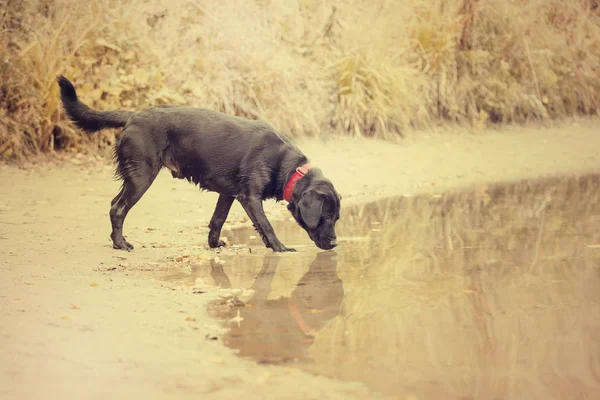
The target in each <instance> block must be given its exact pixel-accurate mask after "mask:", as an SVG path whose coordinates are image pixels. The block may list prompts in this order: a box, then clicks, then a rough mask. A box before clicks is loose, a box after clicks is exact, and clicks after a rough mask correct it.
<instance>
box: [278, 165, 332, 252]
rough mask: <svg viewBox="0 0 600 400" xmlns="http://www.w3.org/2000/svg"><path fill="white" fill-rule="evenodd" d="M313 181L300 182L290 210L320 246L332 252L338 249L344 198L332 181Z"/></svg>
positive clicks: (307, 178) (305, 179)
mask: <svg viewBox="0 0 600 400" xmlns="http://www.w3.org/2000/svg"><path fill="white" fill-rule="evenodd" d="M311 178H312V177H309V176H307V177H305V178H304V179H302V180H301V181H302V182H298V185H297V186H296V188H297V189H296V190H295V191H294V192H295V193H294V196H293V197H292V199H291V201H290V203H289V204H288V209H289V210H290V212H291V213H292V215H293V216H294V218H295V219H296V222H298V224H299V225H300V226H301V227H302V228H304V230H305V231H306V232H307V233H308V236H309V237H310V239H311V240H312V241H313V242H315V244H316V245H317V247H319V248H320V249H323V250H330V249H333V248H334V247H335V246H337V237H336V235H335V224H336V222H337V221H338V219H340V200H341V196H340V195H339V194H338V192H336V190H335V188H334V187H333V184H332V183H331V182H330V181H329V180H327V179H325V178H318V179H311Z"/></svg>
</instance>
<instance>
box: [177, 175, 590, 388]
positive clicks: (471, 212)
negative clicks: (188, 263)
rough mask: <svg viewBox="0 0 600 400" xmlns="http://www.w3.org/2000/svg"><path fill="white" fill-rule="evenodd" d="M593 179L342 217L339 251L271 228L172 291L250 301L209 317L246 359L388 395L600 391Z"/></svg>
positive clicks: (376, 206) (479, 192)
mask: <svg viewBox="0 0 600 400" xmlns="http://www.w3.org/2000/svg"><path fill="white" fill-rule="evenodd" d="M599 227H600V176H584V177H580V178H560V179H559V178H554V179H545V180H539V181H530V182H521V183H516V184H511V185H497V186H481V187H477V188H476V189H474V190H472V191H464V192H458V193H449V194H444V195H442V196H421V197H411V198H398V199H389V200H385V201H381V202H377V203H372V204H368V205H364V206H361V207H356V208H351V209H350V208H349V209H346V210H344V213H343V215H342V219H341V220H340V224H339V228H338V235H339V237H340V240H339V242H340V245H339V246H338V247H337V248H336V249H335V251H329V252H321V251H318V249H316V248H315V247H314V246H313V245H312V244H311V243H310V242H309V240H308V239H307V237H306V234H305V233H304V232H303V231H302V230H301V229H300V228H299V227H297V226H296V225H295V224H294V223H291V222H290V223H279V224H275V230H276V232H278V235H279V237H280V238H282V240H283V242H284V243H286V244H289V245H290V246H292V245H294V246H295V247H297V248H298V249H299V250H301V251H300V252H299V253H297V254H284V255H274V254H273V253H271V252H269V251H266V250H264V249H262V248H261V243H260V239H256V238H253V239H250V237H251V236H254V235H255V233H254V232H253V231H252V230H238V231H235V232H232V231H229V232H224V234H225V235H227V236H228V237H229V238H230V240H231V241H233V242H236V243H239V242H245V243H250V244H253V245H254V246H253V247H252V248H253V250H254V251H255V252H254V253H252V254H238V255H232V256H224V255H223V256H220V258H219V259H218V260H212V261H211V262H210V264H208V263H207V264H206V265H201V266H198V267H195V268H194V269H193V270H192V273H191V274H187V275H178V276H173V277H171V279H179V280H191V281H192V282H193V281H195V280H196V279H198V278H200V279H201V280H204V281H205V282H206V283H210V284H213V283H214V284H216V285H221V286H223V287H232V288H245V290H241V291H238V295H237V296H236V297H234V298H233V300H232V299H229V300H228V301H221V302H218V303H215V304H212V305H211V310H212V312H213V313H214V315H216V316H217V317H218V318H221V319H222V320H223V322H224V324H226V325H227V327H228V328H230V330H229V331H228V333H227V334H225V335H224V336H223V337H222V339H223V342H224V343H225V344H226V345H227V346H230V347H232V348H235V349H238V350H239V354H240V356H242V357H252V358H253V359H255V360H257V362H259V363H270V364H273V363H274V364H285V365H290V366H295V367H298V368H302V369H304V370H307V371H310V372H314V373H317V374H321V375H326V376H330V377H334V378H339V379H345V380H354V381H362V382H364V383H366V384H367V385H369V386H370V387H371V388H373V389H374V390H376V391H380V392H382V393H384V394H388V395H392V396H394V397H404V396H413V398H418V399H509V398H510V399H554V398H556V399H565V398H594V397H595V396H598V394H599V393H600V228H599Z"/></svg>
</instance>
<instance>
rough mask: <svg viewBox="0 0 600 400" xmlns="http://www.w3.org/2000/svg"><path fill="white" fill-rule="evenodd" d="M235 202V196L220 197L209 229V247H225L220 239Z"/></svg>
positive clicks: (222, 195)
mask: <svg viewBox="0 0 600 400" xmlns="http://www.w3.org/2000/svg"><path fill="white" fill-rule="evenodd" d="M234 200H235V197H233V196H227V195H224V194H221V195H219V200H217V206H216V207H215V212H214V213H213V216H212V218H211V219H210V223H209V224H208V227H209V228H210V232H209V233H208V246H209V247H210V248H213V249H214V248H216V247H222V246H225V242H224V241H222V240H219V237H220V236H221V228H223V224H224V223H225V220H226V219H227V215H228V214H229V210H230V209H231V205H232V204H233V201H234Z"/></svg>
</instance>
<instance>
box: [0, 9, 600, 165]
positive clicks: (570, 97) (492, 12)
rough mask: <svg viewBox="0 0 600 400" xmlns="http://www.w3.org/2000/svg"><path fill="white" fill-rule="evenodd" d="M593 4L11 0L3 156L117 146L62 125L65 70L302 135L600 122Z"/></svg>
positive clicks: (119, 99) (93, 94) (121, 102)
mask: <svg viewBox="0 0 600 400" xmlns="http://www.w3.org/2000/svg"><path fill="white" fill-rule="evenodd" d="M594 5H595V3H594V2H591V1H590V0H573V1H570V2H564V1H562V0H528V1H522V0H499V1H496V2H485V1H478V0H433V1H430V2H423V1H416V0H409V1H404V2H394V1H390V0H378V1H377V2H375V3H373V2H369V1H366V0H346V1H341V0H328V1H316V0H298V1H288V0H253V1H247V2H238V1H234V0H222V1H218V2H208V1H192V0H187V1H181V2H175V3H174V2H172V1H166V0H128V1H124V2H116V1H114V0H92V1H89V2H83V3H82V2H76V1H74V0H27V1H23V2H17V1H9V0H0V6H1V7H0V9H1V10H2V14H0V29H1V33H0V56H1V58H0V59H1V60H2V63H1V64H0V77H1V83H0V85H1V86H0V158H3V159H12V158H18V157H23V156H27V155H30V154H35V153H38V152H45V151H49V150H53V149H57V148H58V149H72V150H81V149H82V148H84V147H86V146H84V144H92V145H93V147H92V149H97V148H101V147H104V146H105V145H106V144H109V143H111V142H112V141H113V140H114V135H113V134H112V133H104V134H100V135H95V136H93V137H92V138H91V139H90V138H87V137H84V136H82V135H81V134H79V133H77V132H76V131H74V130H73V129H72V128H71V127H70V125H68V124H66V123H65V122H64V117H63V113H62V110H61V109H60V104H59V103H58V93H57V87H56V85H55V83H54V80H55V77H56V75H57V74H59V73H63V74H65V75H67V76H68V77H70V78H71V79H73V80H74V82H75V83H76V85H77V86H78V88H79V90H80V93H81V97H82V98H84V99H85V101H87V102H88V103H90V105H92V106H95V107H98V108H116V107H121V108H130V109H136V108H140V107H146V106H149V105H152V104H160V103H179V104H183V103H186V104H191V105H197V106H204V107H209V108H214V109H218V110H221V111H224V112H228V113H234V114H237V115H242V116H246V117H249V118H261V119H265V120H267V121H269V122H270V123H272V124H273V125H274V126H276V127H277V128H278V129H279V130H281V131H282V132H283V133H285V134H289V135H291V136H302V135H319V134H322V133H323V132H327V131H331V128H332V127H333V129H334V130H336V131H337V132H342V133H347V134H351V135H363V136H372V137H380V138H391V137H394V136H397V135H398V134H401V133H402V132H403V131H405V130H406V129H411V128H424V127H428V126H430V125H432V124H439V123H443V122H458V123H466V124H471V125H473V126H475V127H481V126H484V125H485V124H487V123H496V122H524V121H527V120H530V119H543V118H557V117H563V116H569V115H574V114H596V113H597V108H598V91H599V89H600V78H599V77H598V73H597V67H596V66H597V65H600V16H599V15H598V10H597V9H596V8H595V7H594Z"/></svg>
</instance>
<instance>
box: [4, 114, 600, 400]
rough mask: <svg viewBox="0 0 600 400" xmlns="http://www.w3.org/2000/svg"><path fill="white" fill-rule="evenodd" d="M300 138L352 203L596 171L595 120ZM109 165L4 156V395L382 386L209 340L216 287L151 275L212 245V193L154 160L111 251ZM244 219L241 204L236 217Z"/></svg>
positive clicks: (341, 394)
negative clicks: (152, 175)
mask: <svg viewBox="0 0 600 400" xmlns="http://www.w3.org/2000/svg"><path fill="white" fill-rule="evenodd" d="M299 145H300V147H301V148H302V149H303V150H304V151H305V153H306V154H307V155H308V156H309V157H311V159H312V162H313V164H315V165H317V166H319V167H321V168H322V169H323V170H324V172H325V174H326V175H327V176H328V177H330V178H331V180H332V181H333V182H334V184H335V185H336V187H337V188H338V189H339V191H340V192H341V193H342V195H343V197H344V199H343V203H342V204H343V206H348V205H351V204H356V203H360V202H365V201H369V200H374V199H378V198H381V197H385V196H392V195H406V194H415V193H419V192H436V191H442V190H445V189H448V188H453V187H459V186H467V185H473V184H480V183H486V182H497V181H508V180H514V179H521V178H532V177H538V176H548V175H558V174H577V173H582V172H589V171H600V121H598V120H580V121H571V122H568V123H564V124H562V125H561V126H557V127H554V128H507V129H504V130H502V131H489V132H484V133H481V134H466V133H463V134H459V133H456V132H438V133H430V134H428V135H420V136H415V137H410V138H407V139H405V140H403V141H401V142H400V143H397V144H391V143H385V142H379V141H372V140H363V139H348V138H336V139H331V140H328V141H325V142H323V141H321V140H314V139H312V140H304V141H301V142H300V143H299ZM111 174H112V167H109V166H106V165H103V164H102V163H98V162H95V161H88V160H87V159H86V158H85V157H83V158H78V159H75V160H73V162H67V163H61V164H59V165H56V164H55V163H41V164H38V165H35V166H33V167H31V168H27V169H20V168H17V167H14V166H7V165H0V184H1V185H0V398H2V399H42V398H43V399H46V400H48V399H105V398H126V397H130V398H145V399H155V398H156V399H163V398H178V399H185V398H199V396H201V398H205V399H232V398H238V397H242V398H248V399H253V398H257V399H259V398H260V399H262V398H277V399H284V398H288V399H312V398H315V399H316V398H323V397H324V398H330V399H336V398H340V399H341V398H344V399H345V398H377V395H376V394H374V393H371V392H370V391H369V389H368V388H367V387H365V386H364V385H362V384H360V383H354V382H341V381H336V380H332V379H327V378H324V377H317V376H313V375H310V374H307V373H305V372H302V371H300V370H297V369H294V368H289V367H276V366H259V365H257V364H256V363H254V362H252V361H248V360H243V359H239V358H237V357H236V356H235V354H233V352H232V351H231V350H229V349H227V348H225V347H224V346H222V345H221V343H220V341H219V340H206V339H205V338H206V336H207V335H208V336H217V337H218V336H219V334H220V333H221V332H222V328H221V326H220V325H219V324H218V323H217V322H216V321H215V320H213V319H211V318H210V317H209V316H208V314H207V311H206V304H207V303H208V302H209V301H211V300H213V299H215V298H217V297H218V296H220V295H222V294H223V293H222V291H221V290H208V291H207V293H205V294H202V295H199V294H194V290H193V288H191V287H183V286H178V285H177V284H173V283H166V282H163V281H160V280H156V279H155V278H156V276H157V271H160V270H162V269H165V268H176V267H177V257H181V256H188V255H189V256H191V257H197V258H200V257H209V256H210V255H211V254H214V252H213V251H211V250H208V249H207V246H206V234H207V229H206V228H205V227H206V225H207V223H208V220H209V218H210V215H211V213H212V210H213V208H214V204H215V201H216V195H215V194H212V193H199V192H198V190H197V189H196V188H194V187H193V186H191V185H189V184H187V183H186V182H183V181H179V180H173V179H172V178H171V177H170V174H169V173H168V172H166V171H164V172H161V174H160V175H159V178H158V179H157V181H156V182H155V184H154V185H153V186H152V187H151V188H150V190H149V191H148V193H147V194H146V195H145V196H144V197H143V198H142V200H141V201H140V203H139V204H138V205H137V206H136V207H135V208H134V209H133V210H132V212H131V213H130V215H129V217H128V219H127V221H126V224H125V235H126V237H127V238H128V240H129V241H130V242H131V243H132V244H133V245H134V246H136V249H135V251H133V252H131V253H126V252H118V251H116V250H113V249H112V247H111V243H110V239H109V237H108V235H109V233H110V223H109V220H108V209H109V204H110V200H111V199H112V197H113V196H114V195H115V194H116V192H117V189H118V186H119V184H118V182H116V181H114V180H113V179H112V175H111ZM267 209H268V210H269V216H270V218H272V219H275V218H288V217H289V216H288V214H287V210H285V206H284V205H283V204H276V203H274V202H268V206H267ZM246 224H247V218H245V216H244V213H243V211H242V210H241V207H239V206H238V205H236V206H235V208H234V209H233V210H232V213H231V215H230V221H229V224H228V226H243V225H246ZM299 229H300V228H299ZM281 239H282V241H283V242H284V243H286V241H285V238H281ZM286 244H290V245H293V243H286ZM226 251H234V250H226ZM256 251H264V249H260V248H257V249H256Z"/></svg>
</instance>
